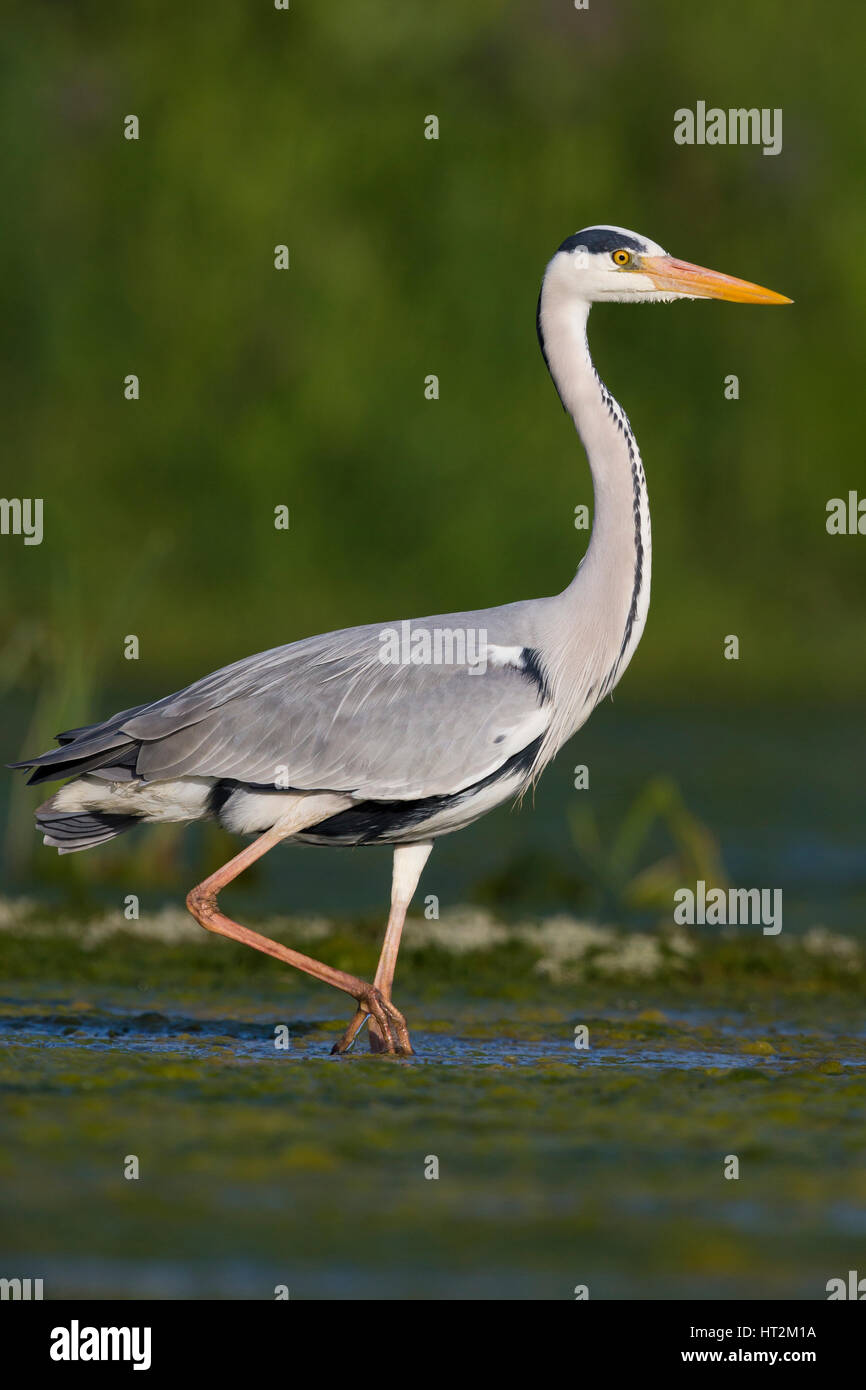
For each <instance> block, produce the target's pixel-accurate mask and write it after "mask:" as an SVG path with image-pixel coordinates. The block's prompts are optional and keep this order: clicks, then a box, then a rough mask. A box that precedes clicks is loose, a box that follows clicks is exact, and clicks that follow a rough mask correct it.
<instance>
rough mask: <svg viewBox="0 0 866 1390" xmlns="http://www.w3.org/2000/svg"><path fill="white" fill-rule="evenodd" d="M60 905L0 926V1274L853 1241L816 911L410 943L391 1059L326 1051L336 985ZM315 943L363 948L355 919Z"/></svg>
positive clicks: (58, 1280)
mask: <svg viewBox="0 0 866 1390" xmlns="http://www.w3.org/2000/svg"><path fill="white" fill-rule="evenodd" d="M60 928H61V924H58V927H57V934H56V935H52V934H51V932H52V930H53V929H52V928H50V926H48V927H46V924H45V923H44V922H43V923H42V926H41V927H40V929H39V930H38V931H36V932H34V931H32V930H28V928H27V927H26V925H25V926H23V927H21V928H20V929H19V928H13V929H10V930H7V931H4V932H0V971H2V977H3V979H4V986H3V995H2V998H0V1042H2V1047H0V1098H2V1107H0V1115H2V1126H3V1133H2V1142H0V1232H2V1237H0V1273H2V1274H3V1275H5V1276H7V1277H13V1276H15V1275H18V1276H20V1277H27V1276H28V1275H29V1276H30V1277H41V1278H43V1279H45V1281H46V1282H45V1296H46V1297H47V1298H59V1297H69V1296H79V1297H92V1298H106V1297H123V1298H148V1297H156V1298H217V1299H232V1298H265V1299H272V1298H273V1297H274V1291H275V1289H276V1288H277V1287H278V1286H280V1285H285V1286H286V1287H288V1288H289V1289H290V1294H291V1297H292V1298H293V1299H297V1298H301V1299H337V1300H339V1299H343V1298H349V1299H359V1298H360V1299H364V1298H378V1299H386V1300H390V1299H402V1298H412V1299H473V1298H479V1299H497V1298H499V1299H501V1298H508V1299H519V1300H522V1299H541V1298H543V1299H560V1298H562V1299H571V1298H573V1296H574V1294H573V1290H574V1287H575V1285H577V1284H579V1283H588V1284H589V1287H590V1296H591V1297H593V1298H646V1297H654V1298H683V1297H700V1298H713V1297H722V1298H725V1297H736V1296H742V1297H746V1298H758V1299H760V1298H769V1297H774V1298H794V1299H811V1298H816V1297H825V1292H824V1289H825V1285H826V1281H827V1280H828V1279H830V1278H832V1277H835V1276H837V1275H838V1274H840V1273H842V1274H844V1273H845V1272H846V1271H847V1270H848V1269H853V1268H857V1267H858V1260H860V1259H861V1256H862V1241H863V1232H864V1229H866V1178H864V1169H863V1162H862V1154H863V1135H864V1133H866V1033H864V1018H863V1014H864V1011H863V1004H862V1000H863V997H864V993H866V967H864V960H863V958H862V955H861V954H860V953H858V952H857V951H856V950H855V951H854V953H853V954H852V953H851V952H850V951H842V952H841V953H840V950H839V943H838V941H834V940H832V939H826V938H824V939H822V941H821V942H819V945H820V947H821V950H820V951H819V952H818V953H817V954H816V953H815V943H814V942H812V943H811V946H810V943H809V942H803V943H801V944H799V945H798V944H797V943H796V942H792V943H791V944H790V945H786V946H783V945H781V944H780V943H779V942H778V941H769V942H763V943H762V942H756V941H755V940H754V939H753V938H752V937H749V936H747V935H745V936H742V937H740V938H737V939H733V940H730V941H727V942H713V941H706V939H705V938H699V939H698V941H697V943H696V951H695V954H694V955H692V956H689V957H688V958H686V960H685V961H683V960H681V959H676V958H674V957H668V956H665V955H664V953H656V955H655V957H654V960H655V964H654V967H653V968H654V971H655V973H654V974H652V975H651V976H649V977H646V976H642V975H637V976H631V975H629V974H628V968H627V963H628V961H629V959H638V960H640V961H642V962H645V961H646V959H647V956H646V952H643V953H639V954H638V955H637V956H633V955H630V954H629V952H628V950H626V949H622V950H620V949H619V947H618V948H617V950H615V951H614V952H613V959H614V961H615V962H619V964H620V966H621V967H622V968H621V970H620V974H619V975H617V976H614V977H607V976H604V977H600V976H599V975H598V974H594V973H593V967H592V963H591V961H590V960H589V959H588V958H587V960H585V961H584V962H583V964H582V965H581V964H580V962H572V964H571V966H570V967H569V970H570V972H571V973H570V974H568V975H567V976H563V977H562V978H559V977H558V976H556V975H554V976H550V977H548V976H545V975H543V974H539V973H538V971H537V969H536V968H535V965H534V964H533V962H536V964H537V959H538V956H539V954H543V952H542V951H541V948H540V947H539V951H538V952H536V953H535V954H533V952H532V950H531V949H530V947H529V946H528V945H527V943H526V941H523V940H518V939H516V938H514V937H511V938H508V939H507V940H503V938H501V937H499V938H497V937H496V936H495V934H494V935H493V936H490V934H489V933H488V935H487V937H486V938H484V937H483V936H482V937H481V938H479V940H482V939H487V940H488V941H489V942H491V943H493V944H489V945H488V946H487V948H485V949H477V950H475V951H474V952H473V953H471V954H470V955H469V956H465V955H461V954H460V952H459V950H452V951H450V952H449V950H448V949H447V948H446V947H444V946H440V947H436V948H435V949H434V948H432V947H428V948H425V949H424V950H421V951H409V952H407V954H406V957H405V960H401V967H400V975H399V986H400V987H399V990H398V993H397V1002H398V1004H399V1005H400V1007H401V1008H403V1010H404V1011H405V1013H406V1016H407V1019H408V1022H409V1026H410V1030H411V1033H412V1038H413V1042H414V1046H415V1049H416V1055H415V1056H414V1057H412V1058H393V1057H381V1056H373V1055H371V1054H370V1053H369V1051H368V1050H367V1042H366V1038H365V1037H364V1036H363V1035H362V1036H361V1037H360V1038H359V1039H358V1042H357V1044H356V1048H355V1050H354V1052H353V1053H352V1054H351V1055H350V1056H348V1057H336V1056H332V1055H331V1053H330V1048H331V1046H332V1044H333V1043H334V1041H335V1040H336V1039H337V1038H338V1037H339V1036H340V1034H341V1032H342V1030H343V1028H344V1027H345V1024H346V1022H347V1017H348V1014H349V1012H351V1010H350V1009H348V1008H346V1007H345V1001H343V1000H341V998H340V997H339V996H337V995H336V994H331V993H330V992H329V991H327V990H325V989H323V988H321V987H318V986H315V985H312V984H311V985H308V984H306V983H305V982H304V981H302V980H300V979H299V978H298V977H297V976H296V975H295V974H294V973H293V972H291V971H286V970H284V969H283V968H282V967H280V966H279V965H278V964H277V963H276V962H274V961H272V960H270V959H268V958H266V957H264V956H257V955H256V954H255V953H253V952H250V951H244V950H243V949H242V948H239V947H234V946H232V945H230V944H229V943H226V942H222V941H217V940H214V941H211V940H207V941H206V942H205V943H204V944H202V943H201V942H200V941H199V938H198V937H197V936H195V935H193V937H192V938H190V937H189V936H188V935H186V936H185V935H183V934H181V935H180V936H178V937H177V939H176V940H175V941H173V942H169V941H166V940H161V939H149V938H148V937H147V935H146V934H140V935H138V936H133V935H127V934H126V933H124V932H122V931H120V932H118V933H116V934H114V935H111V936H108V937H104V938H103V937H100V936H99V935H98V934H97V935H96V936H94V935H93V934H90V935H89V934H88V929H87V928H86V927H76V926H75V925H74V924H66V925H65V926H64V927H63V930H62V932H61V929H60ZM274 930H279V928H277V927H276V926H275V928H274ZM282 930H283V931H284V932H285V933H289V932H290V924H288V925H287V924H283V926H282ZM497 941H498V942H499V944H498V945H497V944H496V942H497ZM621 944H622V945H623V946H626V945H627V938H625V939H624V940H623V943H621ZM316 949H317V953H318V954H320V955H321V956H322V957H323V958H324V959H328V960H333V961H334V962H339V963H340V964H341V966H343V967H344V968H346V969H349V970H352V971H353V972H355V973H360V974H365V975H367V974H369V973H370V971H371V969H372V968H374V965H375V957H376V951H377V934H376V933H374V932H372V931H368V930H366V929H365V928H364V927H363V926H362V925H359V926H358V927H357V928H356V929H355V930H352V931H348V930H346V929H345V928H342V929H340V930H339V931H338V932H337V933H336V934H335V935H333V936H331V937H325V938H322V939H321V940H319V942H318V944H317V947H316ZM605 950H609V948H608V947H605ZM822 952H823V954H822ZM581 971H582V972H583V973H582V974H581ZM575 972H576V973H575ZM578 1025H580V1026H583V1027H585V1028H586V1029H587V1030H588V1034H587V1040H588V1043H589V1046H588V1048H587V1049H581V1050H578V1049H576V1048H575V1046H574V1042H575V1028H576V1026H578ZM280 1027H283V1028H286V1029H288V1035H289V1037H290V1040H291V1046H290V1047H289V1048H288V1049H286V1050H282V1049H278V1048H276V1047H275V1036H276V1035H275V1029H277V1028H280ZM732 1157H734V1158H736V1160H737V1163H738V1165H739V1175H738V1177H737V1178H736V1180H728V1178H727V1177H726V1175H725V1173H726V1166H727V1165H729V1163H730V1160H731V1158H732ZM132 1160H135V1164H136V1165H137V1167H136V1173H137V1176H132V1177H130V1176H129V1172H128V1169H129V1164H130V1162H131V1161H132ZM431 1165H433V1166H434V1167H435V1170H436V1171H435V1173H434V1172H432V1171H431Z"/></svg>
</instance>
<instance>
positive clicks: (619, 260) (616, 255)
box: [611, 251, 631, 265]
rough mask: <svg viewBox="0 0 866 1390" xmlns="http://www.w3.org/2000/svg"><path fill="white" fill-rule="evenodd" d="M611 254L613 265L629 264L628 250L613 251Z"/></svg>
mask: <svg viewBox="0 0 866 1390" xmlns="http://www.w3.org/2000/svg"><path fill="white" fill-rule="evenodd" d="M611 255H612V256H613V262H614V265H629V264H630V263H631V252H630V251H613V252H611Z"/></svg>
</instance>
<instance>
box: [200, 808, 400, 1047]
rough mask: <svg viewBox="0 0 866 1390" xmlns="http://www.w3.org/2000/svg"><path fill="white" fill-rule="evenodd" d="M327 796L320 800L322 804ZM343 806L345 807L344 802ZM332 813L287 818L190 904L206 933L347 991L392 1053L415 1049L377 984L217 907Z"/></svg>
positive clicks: (306, 813)
mask: <svg viewBox="0 0 866 1390" xmlns="http://www.w3.org/2000/svg"><path fill="white" fill-rule="evenodd" d="M319 800H322V801H323V800H324V798H317V801H319ZM341 804H342V803H341ZM328 814H331V810H330V809H329V810H327V811H325V812H324V813H323V812H322V811H321V809H318V810H317V811H316V813H315V814H313V809H312V806H309V807H306V808H305V810H304V811H303V812H301V813H300V814H297V815H295V817H294V818H292V819H289V818H287V819H286V820H284V821H283V822H281V823H280V824H279V825H276V826H274V827H273V829H272V830H266V831H265V833H264V834H263V835H260V836H259V837H258V839H257V840H254V841H253V843H252V844H251V845H248V846H247V848H246V849H244V850H242V851H241V853H240V854H237V855H235V857H234V859H230V860H229V862H228V863H227V864H224V865H223V866H222V868H221V869H218V870H217V871H216V873H214V874H211V875H210V877H209V878H206V879H205V880H204V881H203V882H202V883H200V884H198V886H197V887H195V888H193V889H192V891H191V892H190V893H189V894H188V895H187V900H186V904H187V907H188V908H189V910H190V912H191V913H192V915H193V917H194V918H195V919H196V921H197V922H198V923H199V924H200V925H201V926H203V927H205V928H206V929H207V931H212V932H216V933H217V934H218V935H219V936H227V937H229V938H230V939H231V940H233V941H240V942H242V943H243V944H244V945H245V946H252V947H253V948H254V950H256V951H263V952H264V953H265V954H266V955H269V956H275V957H276V959H277V960H281V961H284V962H285V964H286V965H293V966H294V967H295V969H297V970H303V971H304V973H305V974H307V975H312V976H313V977H314V978H315V979H317V980H322V981H323V982H324V983H325V984H328V985H333V986H334V987H335V988H336V989H341V990H343V991H344V993H346V994H349V995H351V996H352V998H353V999H355V1000H356V1001H357V1004H358V1012H359V1013H360V1015H361V1017H362V1019H363V1018H366V1017H367V1015H370V1016H371V1017H372V1018H374V1019H375V1020H376V1023H377V1025H378V1026H379V1028H380V1029H381V1030H382V1035H383V1037H384V1039H385V1043H386V1047H385V1050H386V1051H388V1052H394V1051H396V1046H395V1037H396V1044H397V1045H399V1047H400V1048H401V1049H403V1050H405V1049H406V1048H408V1049H409V1050H411V1045H410V1043H409V1031H408V1029H407V1027H406V1020H405V1019H404V1018H403V1015H402V1014H401V1013H400V1012H399V1011H398V1010H397V1009H395V1008H394V1006H393V1005H392V1004H390V1003H388V1002H387V1001H386V1000H385V999H383V998H382V995H381V993H380V991H379V989H378V988H377V987H376V986H375V985H370V984H368V983H367V981H366V980H361V979H358V977H357V976H355V975H349V974H347V973H346V972H345V971H344V970H335V969H334V968H333V967H332V966H330V965H324V964H323V963H322V962H321V961H317V960H313V959H312V957H311V956H305V955H303V954H302V953H301V952H300V951H293V950H291V949H290V948H289V947H288V946H282V945H281V944H280V943H279V942H278V941H271V939H270V938H269V937H267V936H261V935H260V934H259V933H258V932H254V931H251V930H250V928H249V927H242V926H240V924H239V923H237V922H233V921H232V920H231V918H229V917H226V916H224V915H223V913H221V912H220V911H219V909H218V907H217V895H218V894H219V892H220V891H221V890H222V889H223V888H224V887H225V886H226V884H228V883H231V882H232V880H233V879H235V878H237V876H238V874H241V873H243V871H244V869H246V868H249V866H250V864H253V863H255V861H256V860H257V859H260V858H261V856H262V855H263V854H266V853H267V852H268V850H269V849H273V847H274V845H277V844H279V843H280V842H281V841H282V840H285V839H287V838H288V837H289V836H291V835H294V834H296V833H297V832H298V831H299V830H302V829H304V828H305V827H306V826H308V825H313V824H315V823H316V822H317V821H319V820H322V819H324V817H325V816H326V815H328Z"/></svg>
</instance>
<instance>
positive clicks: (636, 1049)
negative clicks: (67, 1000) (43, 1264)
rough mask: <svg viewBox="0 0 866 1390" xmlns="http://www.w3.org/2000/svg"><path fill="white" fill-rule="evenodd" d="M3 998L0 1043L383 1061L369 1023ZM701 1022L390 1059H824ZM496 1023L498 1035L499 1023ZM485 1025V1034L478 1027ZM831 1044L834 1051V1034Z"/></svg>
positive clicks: (695, 1065)
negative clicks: (47, 1008)
mask: <svg viewBox="0 0 866 1390" xmlns="http://www.w3.org/2000/svg"><path fill="white" fill-rule="evenodd" d="M2 1003H3V1004H5V1006H6V1009H7V1012H6V1014H5V1016H3V1017H0V1043H2V1044H3V1045H5V1046H13V1047H16V1048H22V1049H26V1048H41V1049H51V1048H63V1049H64V1050H68V1049H69V1048H70V1047H75V1048H86V1049H87V1050H88V1052H90V1053H93V1052H99V1051H104V1052H111V1053H115V1054H121V1055H122V1054H123V1053H132V1054H134V1055H136V1056H144V1055H150V1056H153V1057H165V1058H170V1059H172V1060H179V1059H184V1058H210V1057H212V1056H213V1055H214V1053H215V1051H218V1050H221V1049H224V1050H226V1052H227V1053H228V1054H229V1055H230V1056H231V1057H232V1059H233V1060H235V1061H255V1062H263V1063H273V1062H274V1061H275V1060H276V1061H277V1062H278V1063H279V1065H281V1066H284V1065H289V1064H292V1063H294V1064H296V1065H300V1064H302V1063H304V1062H306V1061H309V1060H311V1059H313V1058H318V1059H322V1058H329V1059H330V1060H332V1061H333V1063H334V1064H335V1065H341V1064H345V1063H348V1062H351V1061H354V1060H357V1059H358V1058H367V1059H369V1060H370V1061H371V1062H372V1063H373V1064H374V1065H376V1064H378V1060H379V1059H378V1058H377V1059H373V1058H371V1057H370V1055H369V1049H368V1046H367V1041H366V1037H365V1032H364V1030H362V1031H361V1033H360V1034H359V1036H358V1039H357V1040H356V1043H355V1045H354V1047H353V1048H352V1051H351V1053H349V1054H347V1055H346V1056H344V1057H337V1056H332V1054H331V1046H332V1034H331V1033H330V1032H327V1031H326V1028H325V1026H324V1025H322V1024H319V1023H316V1022H310V1023H303V1022H301V1023H298V1022H293V1023H292V1025H291V1040H290V1046H289V1047H288V1048H279V1049H276V1048H275V1045H274V1025H273V1024H272V1023H268V1022H266V1021H262V1022H261V1023H255V1022H249V1021H240V1022H239V1021H237V1020H235V1019H230V1018H205V1017H201V1016H195V1017H190V1016H184V1015H177V1014H162V1013H157V1012H153V1011H148V1012H144V1013H134V1012H132V1011H129V1010H105V1009H91V1010H86V1011H83V1012H82V1011H76V1010H65V1009H64V1008H63V1007H62V1005H61V1006H59V1007H58V1008H57V1009H56V1011H52V1012H47V1013H45V1012H32V1011H30V1010H28V1009H20V1010H19V1009H16V1008H15V1007H14V1006H11V1005H10V1002H9V1001H8V1000H4V1001H2ZM700 1020H701V1028H702V1031H703V1032H704V1033H705V1034H706V1033H715V1034H716V1036H715V1038H714V1042H715V1046H711V1045H705V1046H703V1047H694V1046H690V1045H689V1040H688V1036H686V1037H685V1038H684V1039H683V1040H682V1041H679V1040H678V1042H677V1045H675V1046H672V1045H671V1041H672V1040H671V1038H668V1039H667V1042H668V1045H667V1046H666V1047H661V1046H659V1047H648V1046H646V1045H642V1044H639V1043H637V1044H636V1043H634V1042H633V1041H632V1040H629V1039H624V1040H623V1041H622V1042H620V1044H619V1045H617V1046H609V1045H608V1046H605V1045H604V1044H601V1045H599V1044H595V1045H593V1046H590V1047H587V1048H585V1049H577V1048H575V1047H574V1045H573V1043H572V1042H571V1041H569V1040H564V1039H563V1036H562V1033H561V1032H560V1033H559V1035H547V1036H543V1037H538V1038H531V1039H527V1038H519V1037H508V1036H494V1035H491V1036H489V1037H485V1038H479V1037H461V1036H459V1033H458V1034H456V1035H454V1036H451V1035H448V1034H445V1033H443V1032H441V1031H438V1032H427V1031H425V1030H424V1029H416V1030H413V1031H412V1041H413V1047H414V1049H415V1055H414V1056H411V1057H399V1058H394V1059H389V1060H392V1061H393V1063H397V1064H400V1065H402V1066H409V1067H418V1066H421V1067H423V1066H428V1067H436V1066H456V1067H497V1068H502V1069H505V1070H508V1069H510V1068H516V1067H538V1066H545V1065H547V1064H550V1063H556V1064H559V1065H565V1066H571V1067H575V1068H579V1069H586V1068H593V1067H605V1066H611V1065H615V1066H620V1067H621V1066H623V1065H625V1066H627V1067H628V1068H629V1069H634V1070H640V1069H642V1068H650V1069H652V1070H665V1069H671V1068H672V1069H676V1070H690V1069H702V1070H706V1069H708V1068H731V1067H750V1066H753V1067H757V1066H761V1067H763V1068H769V1069H771V1070H773V1071H784V1070H796V1069H798V1068H799V1067H801V1066H803V1065H810V1064H811V1063H812V1061H813V1060H814V1058H813V1056H812V1055H810V1053H809V1051H808V1050H807V1049H805V1048H803V1049H798V1048H797V1038H798V1032H797V1030H796V1028H794V1027H793V1026H789V1027H787V1028H786V1027H782V1028H781V1029H780V1028H779V1027H778V1025H775V1024H774V1032H779V1033H781V1034H782V1035H784V1036H785V1037H786V1038H789V1039H793V1047H792V1048H791V1050H790V1051H787V1052H785V1053H784V1054H780V1053H778V1052H775V1051H772V1050H771V1048H770V1047H769V1046H768V1047H767V1048H766V1049H762V1050H760V1051H758V1052H755V1053H751V1054H750V1053H747V1052H744V1051H743V1050H735V1048H734V1046H733V1044H734V1043H737V1044H739V1046H740V1047H742V1046H743V1045H744V1044H745V1046H748V1045H749V1036H750V1033H756V1031H757V1030H755V1029H754V1028H752V1027H750V1025H749V1023H748V1021H747V1020H745V1019H743V1020H740V1021H739V1022H738V1024H737V1025H736V1026H735V1025H732V1024H731V1023H729V1022H728V1023H722V1022H720V1021H718V1020H715V1019H714V1018H713V1016H712V1015H711V1014H710V1013H708V1012H706V1011H704V1012H703V1013H702V1014H701V1015H700ZM666 1021H668V1022H670V1024H671V1025H672V1026H673V1027H674V1028H676V1027H677V1025H679V1024H682V1026H683V1027H684V1028H685V1027H687V1024H686V1020H685V1018H683V1019H678V1018H677V1017H676V1016H674V1015H670V1014H669V1015H666ZM690 1021H691V1022H693V1021H694V1015H691V1020H690ZM505 1026H506V1027H507V1023H506V1024H505ZM487 1027H488V1029H489V1031H490V1032H491V1034H492V1033H493V1030H494V1028H495V1025H487ZM475 1031H476V1032H477V1031H478V1028H477V1026H476V1028H475ZM862 1036H863V1034H862V1032H861V1037H862ZM826 1042H827V1044H828V1047H829V1048H832V1035H831V1037H829V1038H827V1039H826ZM726 1044H727V1045H726ZM837 1060H838V1062H839V1065H840V1066H841V1067H850V1068H863V1067H866V1049H864V1051H863V1054H862V1055H854V1056H840V1057H837Z"/></svg>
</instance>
